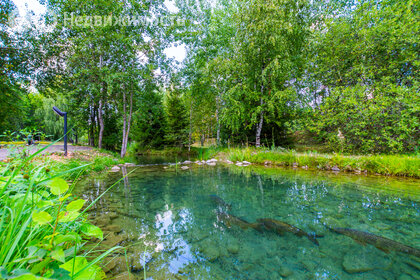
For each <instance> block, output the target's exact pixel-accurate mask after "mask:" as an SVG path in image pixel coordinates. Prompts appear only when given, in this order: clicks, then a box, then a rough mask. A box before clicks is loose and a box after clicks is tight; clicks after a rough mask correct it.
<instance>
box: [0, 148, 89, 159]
mask: <svg viewBox="0 0 420 280" xmlns="http://www.w3.org/2000/svg"><path fill="white" fill-rule="evenodd" d="M45 146H46V145H35V146H32V147H25V148H26V149H27V150H28V151H29V153H30V154H33V153H35V152H36V151H38V150H40V149H42V148H43V147H45ZM19 149H20V150H22V149H23V148H22V147H19ZM89 150H92V147H87V146H72V145H69V146H67V151H68V152H75V151H89ZM51 152H64V147H63V145H52V146H50V147H48V148H47V149H46V150H44V151H42V153H43V154H45V153H51ZM9 155H10V151H9V150H8V149H5V148H3V147H2V148H0V160H5V159H6V158H7V157H8V156H9Z"/></svg>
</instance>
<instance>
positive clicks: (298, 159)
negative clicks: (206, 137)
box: [218, 148, 420, 178]
mask: <svg viewBox="0 0 420 280" xmlns="http://www.w3.org/2000/svg"><path fill="white" fill-rule="evenodd" d="M218 157H219V158H221V159H227V160H231V161H249V162H252V163H255V164H261V165H272V166H291V167H296V168H305V169H317V170H339V171H341V172H353V173H361V172H365V173H370V174H381V175H387V176H405V177H414V178H420V156H418V155H417V156H408V155H364V156H351V155H341V154H319V153H316V152H305V153H297V152H295V151H285V150H284V151H282V150H274V151H273V150H266V149H255V148H244V149H240V148H231V149H223V150H221V151H219V153H218Z"/></svg>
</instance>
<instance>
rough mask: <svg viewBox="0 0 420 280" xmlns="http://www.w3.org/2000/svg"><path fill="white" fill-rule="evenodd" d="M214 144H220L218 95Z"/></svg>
mask: <svg viewBox="0 0 420 280" xmlns="http://www.w3.org/2000/svg"><path fill="white" fill-rule="evenodd" d="M216 126H217V131H216V146H217V147H219V145H220V120H219V96H217V97H216Z"/></svg>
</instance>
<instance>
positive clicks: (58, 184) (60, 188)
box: [48, 178, 69, 195]
mask: <svg viewBox="0 0 420 280" xmlns="http://www.w3.org/2000/svg"><path fill="white" fill-rule="evenodd" d="M48 186H49V187H50V190H51V193H52V194H55V195H62V194H64V193H65V192H66V191H67V190H68V189H69V185H68V184H67V182H66V181H65V180H64V179H62V178H54V179H52V180H51V182H50V183H49V185H48Z"/></svg>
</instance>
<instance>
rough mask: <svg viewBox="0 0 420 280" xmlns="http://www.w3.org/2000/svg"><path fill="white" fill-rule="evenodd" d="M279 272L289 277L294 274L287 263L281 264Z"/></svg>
mask: <svg viewBox="0 0 420 280" xmlns="http://www.w3.org/2000/svg"><path fill="white" fill-rule="evenodd" d="M278 273H279V274H280V275H281V276H282V277H289V276H290V275H292V274H293V270H291V269H290V268H288V267H287V266H286V265H284V264H281V265H279V268H278Z"/></svg>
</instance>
